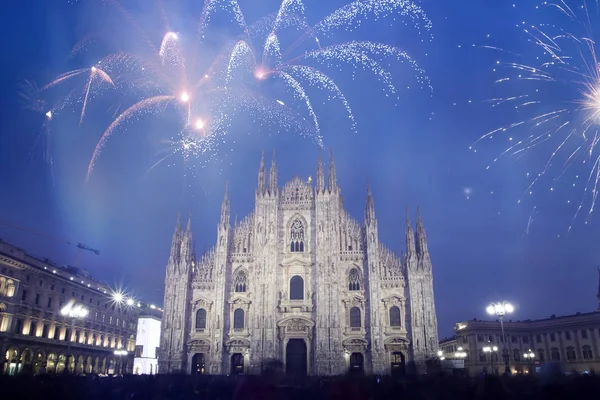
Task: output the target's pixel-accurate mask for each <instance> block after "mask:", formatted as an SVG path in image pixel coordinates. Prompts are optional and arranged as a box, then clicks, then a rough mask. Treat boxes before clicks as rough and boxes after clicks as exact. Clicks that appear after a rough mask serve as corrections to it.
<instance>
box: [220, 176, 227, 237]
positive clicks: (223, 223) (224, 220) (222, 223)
mask: <svg viewBox="0 0 600 400" xmlns="http://www.w3.org/2000/svg"><path fill="white" fill-rule="evenodd" d="M219 225H220V226H221V227H223V228H225V227H226V226H227V225H229V181H225V196H223V203H221V221H220V223H219Z"/></svg>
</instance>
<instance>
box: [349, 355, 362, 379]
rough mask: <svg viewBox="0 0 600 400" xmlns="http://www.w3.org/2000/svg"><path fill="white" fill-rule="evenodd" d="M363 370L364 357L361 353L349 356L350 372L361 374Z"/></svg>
mask: <svg viewBox="0 0 600 400" xmlns="http://www.w3.org/2000/svg"><path fill="white" fill-rule="evenodd" d="M364 370H365V357H364V356H363V355H362V353H352V354H350V372H353V373H360V374H362V373H363V372H364Z"/></svg>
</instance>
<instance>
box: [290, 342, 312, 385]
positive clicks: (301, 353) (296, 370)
mask: <svg viewBox="0 0 600 400" xmlns="http://www.w3.org/2000/svg"><path fill="white" fill-rule="evenodd" d="M306 359H307V350H306V342H305V341H304V339H290V340H289V341H288V344H287V348H286V350H285V373H286V374H288V375H293V376H306V371H307V367H308V366H307V360H306Z"/></svg>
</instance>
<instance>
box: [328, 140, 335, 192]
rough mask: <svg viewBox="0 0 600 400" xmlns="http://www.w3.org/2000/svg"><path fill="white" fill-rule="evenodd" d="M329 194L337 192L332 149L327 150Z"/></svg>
mask: <svg viewBox="0 0 600 400" xmlns="http://www.w3.org/2000/svg"><path fill="white" fill-rule="evenodd" d="M328 178H329V192H335V191H337V179H336V176H335V163H334V162H333V149H331V148H330V149H329V177H328Z"/></svg>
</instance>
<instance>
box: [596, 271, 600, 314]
mask: <svg viewBox="0 0 600 400" xmlns="http://www.w3.org/2000/svg"><path fill="white" fill-rule="evenodd" d="M596 297H597V298H598V311H600V267H598V294H597V295H596Z"/></svg>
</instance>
